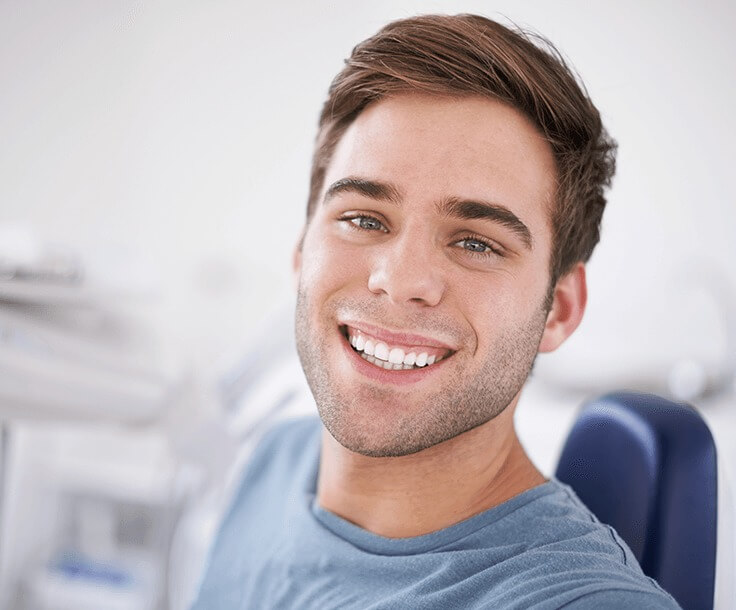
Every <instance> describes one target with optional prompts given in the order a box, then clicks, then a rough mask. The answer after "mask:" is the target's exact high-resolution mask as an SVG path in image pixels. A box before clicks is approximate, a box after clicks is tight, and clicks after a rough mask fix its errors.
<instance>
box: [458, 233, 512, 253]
mask: <svg viewBox="0 0 736 610" xmlns="http://www.w3.org/2000/svg"><path fill="white" fill-rule="evenodd" d="M454 245H456V246H459V247H460V248H462V249H463V250H465V251H466V252H468V254H471V255H473V256H479V257H489V256H504V253H503V249H502V248H500V247H499V246H496V245H494V244H492V243H489V242H487V241H485V240H483V239H478V238H477V237H470V236H469V237H465V238H464V239H461V240H460V241H456V242H455V244H454Z"/></svg>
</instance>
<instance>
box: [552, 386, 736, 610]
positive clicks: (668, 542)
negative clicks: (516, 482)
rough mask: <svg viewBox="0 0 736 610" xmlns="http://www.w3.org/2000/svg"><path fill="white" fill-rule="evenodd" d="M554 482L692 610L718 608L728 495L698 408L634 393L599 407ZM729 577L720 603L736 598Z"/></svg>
mask: <svg viewBox="0 0 736 610" xmlns="http://www.w3.org/2000/svg"><path fill="white" fill-rule="evenodd" d="M556 477H557V478H558V479H559V480H560V481H562V482H563V483H567V484H568V485H570V486H571V487H572V488H573V489H574V490H575V492H576V493H577V495H578V496H579V497H580V499H581V500H582V501H583V502H584V503H585V504H586V505H587V506H588V508H590V510H591V511H592V512H593V513H594V514H595V515H596V516H597V517H598V519H599V520H600V521H602V522H604V523H607V524H609V525H611V526H613V527H614V529H615V530H616V531H617V532H618V533H619V534H620V535H621V537H622V538H623V539H624V540H625V541H626V543H627V544H628V545H629V546H630V547H631V550H632V551H633V552H634V555H635V556H636V558H637V559H638V561H639V563H640V564H641V567H642V569H643V570H644V572H645V573H646V574H647V575H648V576H651V577H652V578H654V579H655V580H656V581H657V582H658V583H659V584H660V585H661V586H662V587H663V588H664V589H665V590H666V591H668V592H669V593H670V594H671V595H672V596H673V597H674V598H675V599H676V600H677V602H678V603H679V604H680V605H681V606H682V607H683V608H684V609H685V610H700V609H711V608H713V607H714V595H715V593H716V538H717V534H718V518H719V515H718V494H719V493H720V491H721V490H720V489H719V477H718V468H717V463H716V447H715V444H714V441H713V437H712V436H711V433H710V430H709V429H708V426H707V425H706V423H705V421H704V420H703V419H702V417H701V416H700V415H699V414H698V413H697V411H695V409H693V408H692V407H690V406H689V405H686V404H682V403H679V404H678V403H674V402H671V401H669V400H666V399H664V398H660V397H658V396H653V395H648V394H640V393H633V392H618V393H613V394H608V395H606V396H603V397H601V398H598V399H596V400H593V401H591V402H589V403H587V404H586V405H585V406H584V407H583V409H582V411H581V413H580V414H579V416H578V418H577V420H576V422H575V424H574V426H573V428H572V430H571V432H570V434H569V436H568V438H567V441H566V442H565V445H564V447H563V450H562V454H561V457H560V460H559V464H558V467H557V472H556ZM719 561H720V560H719ZM722 567H724V566H722ZM732 571H733V564H732V563H731V566H730V568H729V572H732ZM723 577H725V578H726V579H728V583H729V593H722V598H723V596H725V595H728V596H729V599H730V600H731V601H732V600H733V598H732V593H731V590H730V586H731V584H730V583H732V581H733V578H734V574H733V573H731V574H725V575H723ZM720 584H721V585H724V584H727V583H724V582H721V583H720ZM725 603H727V602H725ZM725 603H724V606H723V607H730V604H729V605H728V606H725Z"/></svg>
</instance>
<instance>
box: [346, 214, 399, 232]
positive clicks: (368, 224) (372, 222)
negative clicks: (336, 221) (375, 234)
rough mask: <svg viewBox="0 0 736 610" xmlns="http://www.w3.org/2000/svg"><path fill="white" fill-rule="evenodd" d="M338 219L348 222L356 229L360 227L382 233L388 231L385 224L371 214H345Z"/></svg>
mask: <svg viewBox="0 0 736 610" xmlns="http://www.w3.org/2000/svg"><path fill="white" fill-rule="evenodd" d="M340 220H342V221H346V222H349V223H350V224H352V225H353V226H355V227H356V228H357V229H361V230H363V231H382V232H384V233H387V232H388V229H387V228H386V227H385V225H384V224H383V223H382V222H381V221H380V220H378V219H377V218H374V217H373V216H365V215H363V214H360V215H357V216H345V217H343V218H341V219H340Z"/></svg>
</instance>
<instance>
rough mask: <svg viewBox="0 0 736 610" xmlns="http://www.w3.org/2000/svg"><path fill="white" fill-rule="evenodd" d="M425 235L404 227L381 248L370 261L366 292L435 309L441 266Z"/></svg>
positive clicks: (441, 283)
mask: <svg viewBox="0 0 736 610" xmlns="http://www.w3.org/2000/svg"><path fill="white" fill-rule="evenodd" d="M433 242H434V240H433V238H432V236H431V235H430V233H429V231H428V230H427V229H425V228H423V227H421V226H417V227H407V228H406V229H405V230H403V231H402V232H401V233H399V234H397V235H396V236H395V237H394V238H393V239H391V240H388V241H387V242H386V243H384V244H383V246H382V248H380V250H378V251H377V252H376V253H375V256H374V259H373V261H372V266H371V273H370V278H369V280H368V288H369V289H370V291H371V292H374V293H377V294H380V293H383V294H386V295H387V296H388V297H389V298H390V299H391V300H392V301H394V302H396V303H406V302H415V303H423V304H425V305H437V304H438V303H439V302H440V301H441V300H442V296H443V294H444V291H445V283H444V279H443V273H442V270H441V268H440V267H441V265H440V264H439V260H438V257H437V252H436V251H435V244H434V243H433Z"/></svg>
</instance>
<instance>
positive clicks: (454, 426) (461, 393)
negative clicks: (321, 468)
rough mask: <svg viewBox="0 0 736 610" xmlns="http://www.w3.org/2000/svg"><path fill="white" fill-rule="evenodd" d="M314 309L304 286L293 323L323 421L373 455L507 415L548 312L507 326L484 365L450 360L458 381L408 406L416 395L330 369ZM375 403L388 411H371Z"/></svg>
mask: <svg viewBox="0 0 736 610" xmlns="http://www.w3.org/2000/svg"><path fill="white" fill-rule="evenodd" d="M311 307H312V304H311V303H310V299H309V294H308V291H307V290H306V289H304V287H303V286H300V287H299V291H298V297H297V306H296V323H295V328H296V343H297V351H298V353H299V358H300V360H301V364H302V368H303V369H304V374H305V376H306V378H307V382H308V383H309V387H310V389H311V390H312V394H313V395H314V399H315V402H316V404H317V409H318V411H319V415H320V418H321V419H322V423H323V424H324V426H325V428H327V430H328V431H329V432H330V434H331V435H332V436H333V437H334V438H335V439H336V440H337V441H338V442H339V443H340V444H341V445H342V446H344V447H345V448H347V449H349V450H350V451H353V452H356V453H359V454H361V455H365V456H371V457H398V456H403V455H409V454H412V453H416V452H418V451H422V450H423V449H427V448H429V447H432V446H434V445H437V444H439V443H442V442H444V441H447V440H449V439H451V438H454V437H456V436H459V435H460V434H463V433H464V432H467V431H469V430H471V429H473V428H476V427H477V426H480V425H482V424H485V423H486V422H488V421H490V420H492V419H494V418H495V417H497V416H498V415H499V414H500V413H502V412H503V411H504V410H505V409H506V407H508V406H509V404H510V403H511V402H512V400H513V399H514V397H515V396H516V395H517V394H518V393H519V391H520V390H521V388H522V386H523V384H524V382H525V381H526V379H527V377H528V376H529V373H530V372H531V369H532V366H533V365H534V360H535V358H536V354H537V352H538V349H539V343H540V341H541V338H542V333H543V332H544V326H545V321H546V318H547V311H548V306H547V302H546V301H545V303H543V304H542V305H541V306H540V307H538V308H537V309H536V310H535V312H534V314H533V315H532V316H530V319H528V320H526V321H524V322H522V323H520V324H519V325H518V326H517V327H515V328H511V329H509V328H507V329H504V330H503V331H502V332H501V333H500V334H499V335H498V336H497V337H496V339H495V340H494V342H493V345H492V346H491V348H490V349H489V350H487V355H486V357H485V359H484V360H483V361H482V362H481V363H480V365H474V366H463V364H466V365H467V358H468V357H469V356H468V355H467V354H463V353H462V352H458V353H457V354H454V355H453V356H451V357H450V358H449V359H448V360H447V361H446V362H445V363H444V364H443V368H444V369H445V373H444V374H445V375H446V377H445V378H446V379H451V380H452V382H451V383H446V384H444V385H443V386H442V387H441V388H440V389H438V390H435V391H433V392H431V393H428V394H427V395H425V396H424V397H423V399H422V404H420V405H409V406H410V407H411V408H406V407H407V401H409V402H411V400H412V399H414V398H415V397H416V394H415V393H412V390H399V389H397V388H396V387H393V386H392V387H388V386H387V387H381V386H378V385H375V384H368V383H366V384H358V385H357V386H352V387H351V386H350V384H349V383H348V381H347V380H345V379H342V378H340V377H339V376H338V375H337V374H336V371H334V370H333V369H331V367H330V366H329V363H330V362H331V360H330V358H329V356H330V353H329V352H330V350H331V349H332V348H331V347H330V346H329V337H330V335H329V334H328V333H329V332H330V331H331V329H330V328H329V322H328V320H330V319H331V318H330V317H329V315H324V316H323V317H322V318H320V317H319V316H315V312H313V311H311ZM320 313H322V314H329V312H326V311H323V312H320ZM332 319H334V318H332ZM314 320H320V323H315V322H313V321H314ZM453 358H455V359H457V360H455V361H453ZM463 361H464V362H463ZM448 373H451V374H448ZM397 374H401V373H397ZM371 405H381V407H382V408H381V409H372V408H371ZM377 412H382V413H384V414H386V413H390V417H389V418H382V417H377V416H376V413H377Z"/></svg>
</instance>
